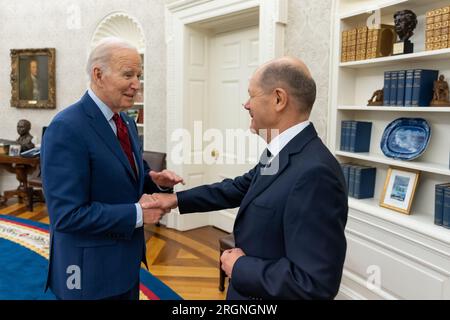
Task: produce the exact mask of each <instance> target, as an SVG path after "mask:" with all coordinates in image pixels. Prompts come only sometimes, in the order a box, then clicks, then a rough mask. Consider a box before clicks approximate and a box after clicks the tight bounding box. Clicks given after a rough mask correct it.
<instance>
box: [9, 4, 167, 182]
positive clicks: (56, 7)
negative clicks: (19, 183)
mask: <svg viewBox="0 0 450 320" xmlns="http://www.w3.org/2000/svg"><path fill="white" fill-rule="evenodd" d="M0 8H1V9H0V23H1V28H0V39H1V42H0V137H1V138H5V139H16V138H17V137H18V134H17V132H16V125H17V121H18V120H20V119H22V118H25V119H28V120H30V121H31V124H32V129H31V134H32V135H33V136H34V137H35V142H37V143H40V135H41V130H42V126H45V125H47V124H48V123H49V122H50V121H51V119H52V118H53V116H54V115H55V114H56V113H57V112H58V111H60V110H62V109H63V108H65V107H67V106H68V105H70V104H71V103H73V102H75V101H76V100H78V99H79V98H80V97H81V95H82V94H83V93H84V92H85V90H86V84H87V76H86V75H85V72H84V70H85V62H86V59H87V52H88V47H89V44H90V41H91V37H92V35H93V33H94V31H95V28H96V27H97V25H98V23H99V22H100V21H101V20H102V19H103V18H104V17H105V16H107V15H109V14H110V13H112V12H114V11H124V12H126V13H128V14H129V15H131V16H133V17H135V18H136V19H137V20H138V21H139V22H140V24H141V25H142V27H143V30H144V34H145V38H146V62H147V65H146V68H145V69H146V70H145V72H146V96H145V101H147V102H149V103H148V108H147V109H146V116H147V118H150V117H151V118H153V119H158V121H154V122H152V125H151V126H150V127H149V128H148V129H147V132H146V134H147V136H146V139H145V141H146V145H145V149H147V150H156V151H165V145H166V141H165V134H164V133H165V122H166V121H165V114H166V109H165V104H166V103H165V91H166V90H165V83H166V81H165V78H166V75H165V72H166V69H165V60H166V51H165V40H164V3H163V0H151V1H149V0H133V1H130V0H96V1H91V0H58V1H49V0H20V1H7V0H0ZM77 11H78V12H80V19H79V27H78V26H76V24H77V20H76V12H77ZM74 17H75V19H74ZM74 22H75V23H74ZM73 26H75V28H73ZM46 47H52V48H56V103H57V109H51V110H44V109H17V108H12V107H10V96H11V85H10V80H9V77H10V73H11V59H10V56H9V54H10V49H24V48H46ZM14 186H16V182H15V180H14V177H13V176H12V175H10V174H5V173H4V172H3V171H1V172H0V191H3V190H5V189H7V188H8V189H9V188H11V187H14Z"/></svg>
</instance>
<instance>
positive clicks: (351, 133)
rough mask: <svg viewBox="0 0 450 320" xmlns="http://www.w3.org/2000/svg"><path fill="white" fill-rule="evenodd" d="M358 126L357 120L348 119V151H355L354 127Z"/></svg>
mask: <svg viewBox="0 0 450 320" xmlns="http://www.w3.org/2000/svg"><path fill="white" fill-rule="evenodd" d="M357 126H358V122H357V121H350V130H349V136H350V139H349V141H350V143H349V150H348V151H350V152H355V144H356V128H357Z"/></svg>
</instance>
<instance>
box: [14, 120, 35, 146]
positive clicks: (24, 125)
mask: <svg viewBox="0 0 450 320" xmlns="http://www.w3.org/2000/svg"><path fill="white" fill-rule="evenodd" d="M30 129H31V123H30V121H28V120H25V119H22V120H19V122H18V123H17V133H18V134H19V138H18V139H17V140H16V141H17V143H18V144H20V152H24V151H27V150H30V149H33V148H34V143H33V142H32V140H33V136H32V135H31V134H30Z"/></svg>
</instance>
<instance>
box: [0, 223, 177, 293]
mask: <svg viewBox="0 0 450 320" xmlns="http://www.w3.org/2000/svg"><path fill="white" fill-rule="evenodd" d="M48 253H49V233H48V225H47V224H43V223H39V222H34V221H30V220H25V219H20V218H16V217H11V216H5V215H0V300H54V299H55V296H54V295H53V294H52V293H51V291H50V290H47V292H46V293H44V285H45V280H46V277H47V265H48ZM140 281H141V283H140V287H139V289H140V292H139V295H140V300H180V299H181V297H180V296H179V295H177V294H176V293H175V292H174V291H173V290H172V289H170V288H169V287H168V286H166V285H165V284H164V283H163V282H161V281H160V280H158V279H157V278H155V277H154V276H153V275H152V274H150V273H149V272H148V271H147V270H145V269H142V268H141V272H140Z"/></svg>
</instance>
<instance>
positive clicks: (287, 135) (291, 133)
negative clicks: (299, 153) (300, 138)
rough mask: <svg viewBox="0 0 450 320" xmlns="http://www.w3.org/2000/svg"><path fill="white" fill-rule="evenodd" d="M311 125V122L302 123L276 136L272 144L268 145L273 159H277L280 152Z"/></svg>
mask: <svg viewBox="0 0 450 320" xmlns="http://www.w3.org/2000/svg"><path fill="white" fill-rule="evenodd" d="M309 124H310V122H309V120H306V121H303V122H300V123H298V124H296V125H294V126H292V127H290V128H289V129H287V130H285V131H283V132H282V133H280V134H279V135H278V136H276V137H275V138H274V139H273V140H272V141H270V143H269V144H268V145H267V149H269V151H270V153H271V154H272V156H271V157H272V158H274V157H276V156H277V155H278V154H279V153H280V151H281V150H282V149H283V148H284V147H285V146H286V145H287V144H288V143H289V141H291V140H292V139H293V138H294V137H295V136H296V135H298V134H299V133H300V132H302V130H303V129H305V128H306V127H307V126H308V125H309Z"/></svg>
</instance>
